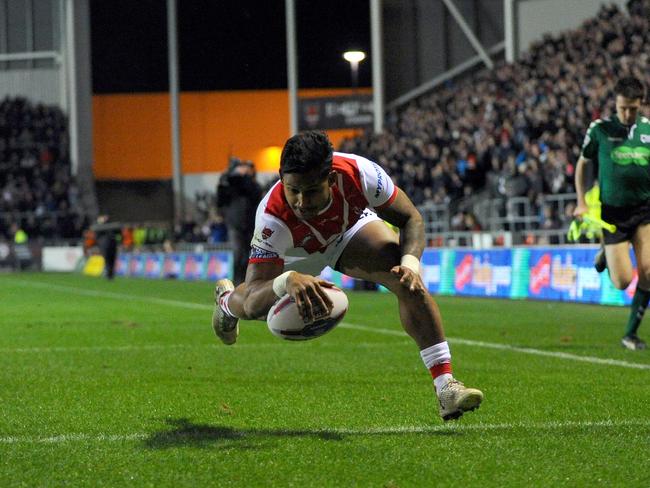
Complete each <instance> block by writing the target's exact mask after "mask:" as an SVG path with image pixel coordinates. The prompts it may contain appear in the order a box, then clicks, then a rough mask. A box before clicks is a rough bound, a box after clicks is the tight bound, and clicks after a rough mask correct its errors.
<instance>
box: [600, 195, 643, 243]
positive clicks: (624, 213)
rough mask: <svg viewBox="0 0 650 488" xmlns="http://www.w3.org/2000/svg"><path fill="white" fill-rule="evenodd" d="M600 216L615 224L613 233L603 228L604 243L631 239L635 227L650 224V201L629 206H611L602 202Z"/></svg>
mask: <svg viewBox="0 0 650 488" xmlns="http://www.w3.org/2000/svg"><path fill="white" fill-rule="evenodd" d="M601 217H602V219H603V220H604V221H605V222H607V223H610V224H614V225H615V226H616V232H614V233H613V234H612V233H610V232H608V231H606V230H603V237H604V240H605V244H618V243H619V242H625V241H631V240H632V237H633V236H634V233H635V232H636V229H637V227H639V226H640V225H643V224H650V202H645V203H642V204H640V205H634V206H629V207H613V206H611V205H605V204H603V205H602V208H601Z"/></svg>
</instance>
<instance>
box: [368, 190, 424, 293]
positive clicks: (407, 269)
mask: <svg viewBox="0 0 650 488" xmlns="http://www.w3.org/2000/svg"><path fill="white" fill-rule="evenodd" d="M378 215H379V216H380V217H381V218H382V219H384V220H385V221H386V222H389V223H391V224H393V225H395V226H397V227H398V228H399V230H400V247H401V252H402V256H403V258H402V263H401V265H400V266H395V267H393V269H391V273H394V274H396V275H398V276H399V277H400V283H401V284H402V285H404V286H405V287H407V288H409V289H410V290H411V291H418V292H421V293H426V288H425V286H424V283H423V282H422V278H421V277H420V273H419V260H420V258H421V257H422V252H423V250H424V221H423V220H422V215H420V212H419V211H418V209H417V208H415V205H413V202H412V201H411V199H410V198H409V197H407V196H406V194H405V193H404V192H403V191H402V190H398V191H397V197H396V198H395V200H394V201H393V203H392V204H391V205H389V206H388V207H386V208H383V209H381V210H380V211H379V212H378ZM413 258H415V259H413ZM416 261H417V262H416Z"/></svg>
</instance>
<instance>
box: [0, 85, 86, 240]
mask: <svg viewBox="0 0 650 488" xmlns="http://www.w3.org/2000/svg"><path fill="white" fill-rule="evenodd" d="M68 147H69V140H68V128H67V119H66V117H65V116H64V114H63V112H62V111H61V110H60V109H59V108H57V107H53V106H46V105H42V104H32V103H31V102H30V101H29V100H27V99H24V98H8V97H7V98H5V99H4V100H2V102H0V238H2V239H13V238H14V235H15V229H17V228H20V229H22V231H23V232H25V234H26V235H27V236H28V238H29V239H30V240H34V239H38V240H43V241H52V240H70V239H80V238H81V236H82V233H83V229H84V228H85V227H86V226H87V224H88V223H87V222H86V220H85V218H84V216H83V213H82V211H81V209H80V201H79V200H80V199H79V189H78V186H77V185H76V183H75V180H74V177H73V176H72V174H71V169H70V160H69V157H68Z"/></svg>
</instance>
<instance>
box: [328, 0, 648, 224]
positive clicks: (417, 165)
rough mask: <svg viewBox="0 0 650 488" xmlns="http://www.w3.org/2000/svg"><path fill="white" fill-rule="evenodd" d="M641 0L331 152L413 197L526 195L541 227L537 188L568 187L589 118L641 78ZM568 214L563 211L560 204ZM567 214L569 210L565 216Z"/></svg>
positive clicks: (644, 74) (610, 9) (415, 105)
mask: <svg viewBox="0 0 650 488" xmlns="http://www.w3.org/2000/svg"><path fill="white" fill-rule="evenodd" d="M649 19H650V2H649V1H648V0H632V1H630V2H629V3H628V13H625V12H622V11H620V10H619V9H618V7H617V6H615V5H611V6H604V7H602V8H601V10H600V11H599V13H598V15H597V16H596V17H594V18H592V19H590V20H588V21H586V22H584V23H583V24H582V26H581V27H580V28H579V29H577V30H572V31H566V32H563V33H561V34H559V35H555V36H551V35H548V36H546V37H544V39H543V40H541V41H540V42H538V43H536V44H534V45H533V46H531V48H530V50H529V51H527V52H526V53H524V55H523V57H522V59H521V60H520V61H519V62H517V63H514V64H507V63H505V62H500V63H498V64H497V65H496V66H495V68H494V69H493V70H487V69H485V70H482V71H480V72H478V73H477V74H475V75H473V76H470V77H468V78H466V79H463V80H461V81H459V82H457V83H456V82H449V83H447V84H446V85H445V86H444V87H442V88H441V89H437V90H435V92H434V93H432V94H430V95H428V96H424V97H422V98H419V99H417V100H414V101H412V102H411V103H410V104H409V105H408V106H407V108H406V109H404V110H403V111H401V112H400V113H392V114H391V115H390V117H389V118H388V120H387V125H386V129H385V130H384V131H383V133H381V134H379V135H375V134H371V133H366V134H365V135H363V136H361V137H356V138H353V139H348V140H346V141H344V143H343V144H342V146H341V148H340V150H341V151H343V152H351V153H356V154H360V155H363V156H366V157H368V158H370V159H372V160H375V161H377V162H378V163H380V164H381V165H383V166H384V167H385V168H387V169H388V171H389V174H390V175H391V177H392V178H393V179H394V181H395V182H396V183H397V184H398V185H399V186H400V187H401V188H403V189H404V190H405V191H406V192H407V193H408V194H409V195H410V196H411V198H412V199H413V201H414V202H415V203H416V204H423V203H428V202H433V203H438V204H449V203H452V202H457V201H458V200H459V199H462V197H464V196H468V195H470V194H472V193H475V192H476V191H477V190H487V192H488V193H487V194H488V195H490V196H492V197H497V198H498V197H501V198H504V199H505V198H508V197H517V196H527V197H528V198H529V199H530V203H531V205H532V206H533V208H534V209H535V211H536V212H537V213H538V214H539V215H540V222H541V223H542V225H544V226H556V225H558V224H557V223H556V221H559V219H561V218H562V217H563V215H558V214H557V212H556V213H555V214H553V215H551V214H552V213H553V212H552V211H551V210H550V209H546V208H544V206H543V205H542V204H541V203H540V202H541V200H540V198H539V196H540V195H543V194H559V193H571V192H573V177H574V175H573V173H574V164H575V162H576V161H577V159H578V156H579V152H580V147H581V144H582V138H583V136H584V131H585V130H586V128H587V127H588V126H589V123H590V122H591V121H592V120H594V119H596V118H598V117H601V116H605V115H608V114H609V110H606V111H604V112H601V107H602V105H603V103H604V102H605V101H606V100H608V99H610V98H611V91H612V89H613V85H614V82H615V80H616V78H617V77H618V76H622V75H623V74H632V75H635V76H637V77H638V78H640V79H642V80H644V81H645V82H646V85H647V84H649V82H650V72H648V71H647V69H646V67H647V66H648V62H649V61H650V60H649V53H648V51H647V48H646V46H647V45H648V43H649V41H650V30H649V27H650V26H649V24H650V21H649ZM567 212H568V209H566V211H565V212H564V213H565V214H566V213H567ZM569 215H570V214H569Z"/></svg>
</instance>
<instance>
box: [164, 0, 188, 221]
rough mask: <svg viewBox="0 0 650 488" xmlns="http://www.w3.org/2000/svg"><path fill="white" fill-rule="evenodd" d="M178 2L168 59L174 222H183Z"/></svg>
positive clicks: (170, 5)
mask: <svg viewBox="0 0 650 488" xmlns="http://www.w3.org/2000/svg"><path fill="white" fill-rule="evenodd" d="M176 12H177V11H176V0H167V47H168V49H167V58H168V61H169V63H168V64H169V101H170V105H171V132H172V169H173V179H172V188H173V191H174V220H175V222H176V223H179V222H181V221H182V219H183V217H184V214H185V209H184V205H185V203H184V200H185V197H184V195H183V169H182V164H181V124H180V116H179V114H180V103H179V82H178V48H177V42H178V39H177V37H176Z"/></svg>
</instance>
